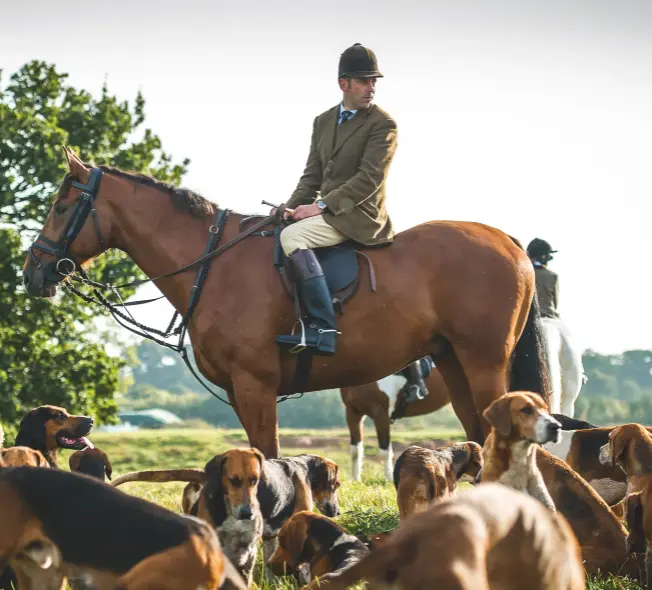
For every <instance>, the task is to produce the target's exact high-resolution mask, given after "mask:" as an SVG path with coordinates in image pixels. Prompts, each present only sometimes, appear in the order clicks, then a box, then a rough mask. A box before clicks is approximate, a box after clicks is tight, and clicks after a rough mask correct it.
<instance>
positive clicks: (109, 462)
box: [100, 451, 113, 481]
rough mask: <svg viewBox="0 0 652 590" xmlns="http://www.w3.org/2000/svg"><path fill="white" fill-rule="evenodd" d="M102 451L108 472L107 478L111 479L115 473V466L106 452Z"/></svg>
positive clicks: (106, 471)
mask: <svg viewBox="0 0 652 590" xmlns="http://www.w3.org/2000/svg"><path fill="white" fill-rule="evenodd" d="M100 452H101V453H102V457H103V459H104V473H106V478H107V479H108V480H109V481H111V476H112V475H113V466H112V465H111V461H109V458H108V457H107V455H106V453H104V452H102V451H100Z"/></svg>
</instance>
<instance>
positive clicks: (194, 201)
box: [99, 166, 217, 219]
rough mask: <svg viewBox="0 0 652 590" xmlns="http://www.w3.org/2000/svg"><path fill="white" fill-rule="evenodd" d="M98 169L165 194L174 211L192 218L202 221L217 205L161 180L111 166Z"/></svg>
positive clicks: (212, 212) (213, 211)
mask: <svg viewBox="0 0 652 590" xmlns="http://www.w3.org/2000/svg"><path fill="white" fill-rule="evenodd" d="M99 168H100V170H102V172H106V173H107V174H112V175H114V176H119V177H121V178H126V179H127V180H131V181H133V182H136V183H138V184H142V185H144V186H148V187H150V188H155V189H158V190H160V191H162V192H164V193H167V194H168V195H170V197H172V204H173V205H174V207H175V208H176V209H178V210H180V211H185V212H186V213H189V214H190V215H192V216H193V217H197V218H199V219H203V218H204V217H207V216H209V215H213V214H214V213H215V208H216V207H217V205H215V204H214V203H211V202H210V201H209V200H208V199H205V198H204V197H202V196H201V195H198V194H197V193H195V192H193V191H191V190H189V189H187V188H179V187H176V186H174V185H173V184H169V183H167V182H162V181H161V180H157V179H156V178H152V177H151V176H147V175H145V174H140V173H138V172H125V171H124V170H120V169H119V168H113V167H112V166H100V167H99Z"/></svg>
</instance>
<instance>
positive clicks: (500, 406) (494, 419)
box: [482, 397, 512, 438]
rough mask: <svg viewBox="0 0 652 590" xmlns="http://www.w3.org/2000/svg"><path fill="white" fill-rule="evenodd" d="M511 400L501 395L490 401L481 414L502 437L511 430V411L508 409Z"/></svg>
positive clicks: (506, 435) (507, 434)
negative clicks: (492, 401)
mask: <svg viewBox="0 0 652 590" xmlns="http://www.w3.org/2000/svg"><path fill="white" fill-rule="evenodd" d="M511 405H512V400H511V398H509V397H501V398H499V399H497V400H496V401H495V402H494V403H492V404H491V405H490V406H489V407H488V408H487V409H486V410H485V411H484V412H483V413H482V415H483V416H484V417H485V418H486V419H487V421H488V422H489V424H491V425H492V426H493V427H494V428H495V429H496V430H497V431H498V434H500V436H502V437H505V438H506V437H508V436H509V435H510V433H511V432H512V413H511V411H510V409H511Z"/></svg>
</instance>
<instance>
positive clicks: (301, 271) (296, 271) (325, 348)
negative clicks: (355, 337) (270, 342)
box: [276, 250, 337, 355]
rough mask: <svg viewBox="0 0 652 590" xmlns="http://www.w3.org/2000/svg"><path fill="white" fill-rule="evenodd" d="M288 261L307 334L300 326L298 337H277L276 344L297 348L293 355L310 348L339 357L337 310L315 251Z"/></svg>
mask: <svg viewBox="0 0 652 590" xmlns="http://www.w3.org/2000/svg"><path fill="white" fill-rule="evenodd" d="M288 259H289V261H290V264H291V267H292V273H293V275H294V280H295V284H296V286H297V289H298V292H299V300H300V301H301V303H302V307H303V309H304V310H305V315H306V316H307V321H304V324H303V325H304V328H305V334H303V333H302V330H301V326H299V329H298V330H297V331H296V333H295V334H292V335H283V336H277V337H276V342H278V343H279V344H286V345H289V346H292V347H295V349H294V350H291V352H300V351H301V350H303V348H304V347H305V346H308V347H310V348H312V349H313V350H314V352H315V354H321V355H331V354H335V343H336V341H337V323H336V319H335V310H334V309H333V302H332V300H331V294H330V291H329V290H328V285H327V284H326V277H325V276H324V271H323V270H322V268H321V265H320V264H319V260H317V257H316V256H315V253H314V252H313V251H312V250H296V251H295V252H293V253H292V254H290V255H289V256H288ZM304 338H305V339H304Z"/></svg>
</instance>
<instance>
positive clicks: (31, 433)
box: [14, 408, 49, 452]
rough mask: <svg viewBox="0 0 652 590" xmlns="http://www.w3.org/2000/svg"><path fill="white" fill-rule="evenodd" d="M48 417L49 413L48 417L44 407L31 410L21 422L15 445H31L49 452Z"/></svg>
mask: <svg viewBox="0 0 652 590" xmlns="http://www.w3.org/2000/svg"><path fill="white" fill-rule="evenodd" d="M48 418H49V414H47V417H46V413H45V412H43V409H42V408H36V409H35V410H32V411H31V412H29V413H28V414H27V415H26V416H25V417H24V418H23V419H22V420H21V422H20V426H19V427H18V435H17V436H16V442H15V444H14V446H17V447H31V448H33V449H39V450H40V451H44V452H47V444H46V440H45V422H46V421H47V419H48Z"/></svg>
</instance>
